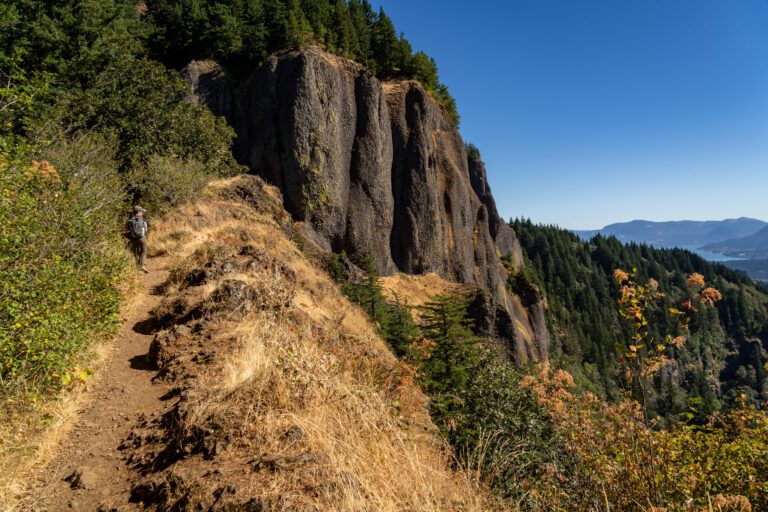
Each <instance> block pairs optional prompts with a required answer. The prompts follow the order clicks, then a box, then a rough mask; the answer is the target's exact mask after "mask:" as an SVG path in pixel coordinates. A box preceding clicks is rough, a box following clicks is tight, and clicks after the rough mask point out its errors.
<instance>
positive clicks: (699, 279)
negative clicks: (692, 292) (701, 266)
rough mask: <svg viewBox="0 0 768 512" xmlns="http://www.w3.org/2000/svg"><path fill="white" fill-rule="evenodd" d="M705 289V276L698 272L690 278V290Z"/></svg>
mask: <svg viewBox="0 0 768 512" xmlns="http://www.w3.org/2000/svg"><path fill="white" fill-rule="evenodd" d="M696 287H698V288H704V276H703V275H701V274H699V273H698V272H694V273H693V274H691V275H689V276H688V288H696Z"/></svg>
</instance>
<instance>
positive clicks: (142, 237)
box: [128, 205, 149, 273]
mask: <svg viewBox="0 0 768 512" xmlns="http://www.w3.org/2000/svg"><path fill="white" fill-rule="evenodd" d="M145 213H147V210H145V209H144V208H142V207H141V206H138V205H137V206H134V207H133V217H131V220H129V221H128V238H129V240H130V245H131V252H133V255H134V256H135V257H136V263H137V264H138V265H139V267H141V270H142V271H143V272H145V273H147V272H149V270H147V267H146V265H145V262H146V260H147V232H148V231H149V225H148V224H147V221H146V219H144V214H145Z"/></svg>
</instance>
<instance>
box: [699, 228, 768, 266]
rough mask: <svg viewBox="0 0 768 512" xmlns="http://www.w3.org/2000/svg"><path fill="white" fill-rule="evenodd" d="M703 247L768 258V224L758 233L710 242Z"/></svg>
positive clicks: (743, 256) (743, 255) (732, 253)
mask: <svg viewBox="0 0 768 512" xmlns="http://www.w3.org/2000/svg"><path fill="white" fill-rule="evenodd" d="M702 249H704V250H706V251H712V252H719V253H723V254H726V255H728V256H734V257H742V258H750V259H753V258H768V226H766V227H764V228H762V229H761V230H759V231H758V232H757V233H754V234H751V235H748V236H741V237H736V238H730V239H727V240H723V241H719V242H713V243H709V244H707V245H704V246H703V247H702Z"/></svg>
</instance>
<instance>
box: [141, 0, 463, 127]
mask: <svg viewBox="0 0 768 512" xmlns="http://www.w3.org/2000/svg"><path fill="white" fill-rule="evenodd" d="M142 5H143V7H142V9H141V16H142V18H143V19H145V20H146V21H147V22H148V23H149V25H150V26H151V27H152V29H153V31H154V32H153V33H152V36H151V37H150V42H149V48H150V49H151V53H152V55H153V56H155V57H156V58H158V59H159V60H161V61H163V62H165V63H167V64H168V65H170V66H172V67H174V68H176V69H180V68H182V67H183V66H185V65H186V64H187V63H189V61H190V60H192V59H204V58H213V59H216V60H217V61H219V62H221V63H222V64H224V65H225V66H226V67H227V69H228V70H229V71H230V73H231V74H232V75H233V76H235V77H240V78H245V77H247V76H248V75H249V74H250V73H251V72H252V71H253V70H254V69H255V68H256V67H257V66H258V65H259V64H261V63H262V62H263V61H264V59H265V58H266V57H267V56H268V55H270V54H272V53H274V52H276V51H279V50H285V49H295V48H299V47H301V46H303V45H307V44H316V45H320V46H322V47H323V48H325V49H326V50H328V51H330V52H332V53H335V54H337V55H340V56H342V57H347V58H349V59H352V60H354V61H356V62H358V63H360V64H362V65H363V66H365V68H367V69H368V70H369V71H370V72H371V73H373V74H375V75H376V76H378V77H381V78H411V79H415V80H418V81H419V82H420V83H421V84H422V85H423V86H424V87H425V88H426V89H427V90H429V91H430V92H431V93H432V94H433V95H434V96H435V98H436V99H437V100H438V101H439V102H440V103H441V104H442V105H443V106H444V107H445V108H446V109H447V110H448V112H449V113H450V115H451V116H452V117H453V119H454V121H455V122H456V123H457V124H458V121H459V114H458V111H457V110H456V102H455V101H454V99H453V97H452V96H451V94H450V93H449V92H448V88H447V87H446V85H445V84H443V83H441V82H440V80H439V77H438V69H437V64H436V63H435V61H434V59H432V58H431V57H429V56H428V55H427V54H425V53H424V52H421V51H417V52H414V51H413V47H412V46H411V44H410V43H409V42H408V40H407V39H406V38H405V36H404V35H403V34H402V33H401V34H399V35H398V33H397V30H396V29H395V26H394V24H393V23H392V20H391V19H390V17H389V16H387V14H386V13H385V12H384V9H383V8H380V9H379V11H378V12H375V11H374V9H373V7H372V6H371V4H370V3H369V2H368V0H247V1H238V0H227V1H222V2H216V3H212V2H208V1H205V0H193V1H186V2H169V1H165V0H150V1H148V2H146V4H142Z"/></svg>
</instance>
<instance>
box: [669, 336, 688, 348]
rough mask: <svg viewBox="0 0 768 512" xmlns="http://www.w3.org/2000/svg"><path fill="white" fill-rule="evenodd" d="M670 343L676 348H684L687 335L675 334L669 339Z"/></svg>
mask: <svg viewBox="0 0 768 512" xmlns="http://www.w3.org/2000/svg"><path fill="white" fill-rule="evenodd" d="M669 344H670V345H672V346H673V347H675V348H683V345H684V344H685V336H675V337H674V338H672V339H670V340H669Z"/></svg>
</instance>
